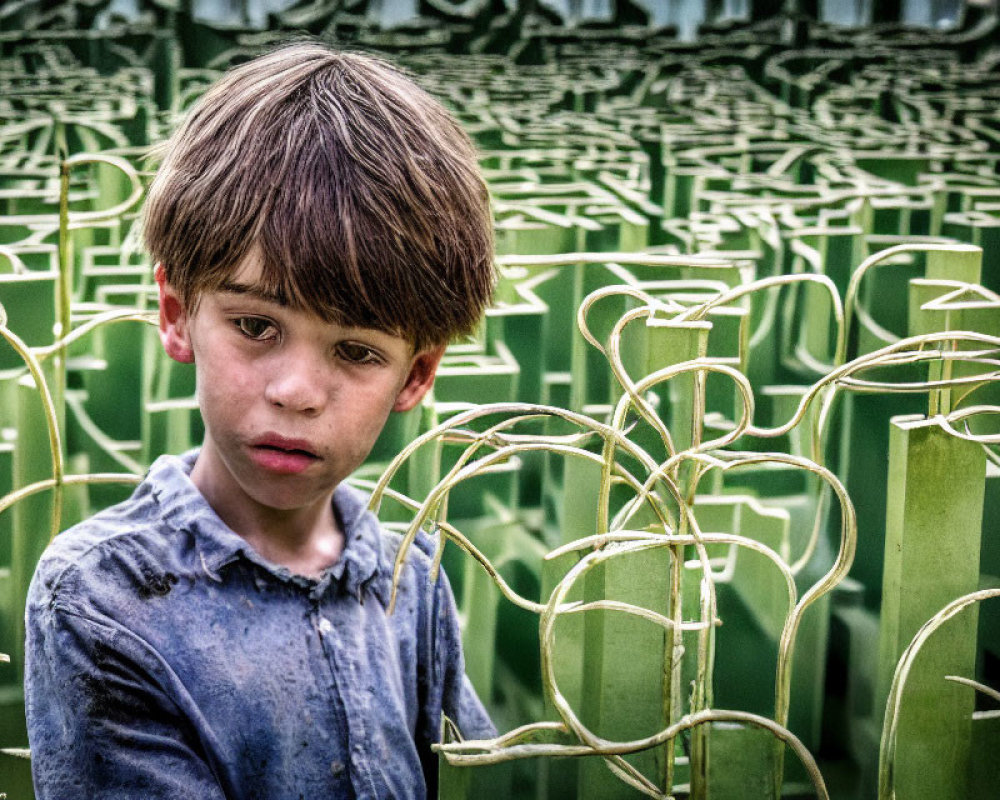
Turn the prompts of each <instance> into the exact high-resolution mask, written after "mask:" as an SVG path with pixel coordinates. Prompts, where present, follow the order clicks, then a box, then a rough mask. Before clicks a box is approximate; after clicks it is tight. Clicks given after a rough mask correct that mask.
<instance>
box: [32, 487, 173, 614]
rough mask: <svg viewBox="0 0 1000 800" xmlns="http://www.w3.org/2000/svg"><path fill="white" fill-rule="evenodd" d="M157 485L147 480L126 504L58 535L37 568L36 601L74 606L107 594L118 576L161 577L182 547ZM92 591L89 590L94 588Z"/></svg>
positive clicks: (33, 589) (33, 598)
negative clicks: (89, 597)
mask: <svg viewBox="0 0 1000 800" xmlns="http://www.w3.org/2000/svg"><path fill="white" fill-rule="evenodd" d="M156 488H157V483H156V481H155V480H151V479H150V476H149V475H147V477H146V478H145V479H144V480H143V481H142V482H141V483H140V484H139V485H138V487H137V488H136V489H135V491H134V492H133V493H132V495H131V496H130V497H128V498H127V499H126V500H123V501H122V502H120V503H117V504H116V505H113V506H110V507H108V508H105V509H103V510H101V511H99V512H97V513H96V514H94V515H93V516H91V517H88V518H87V519H85V520H83V521H82V522H79V523H77V524H76V525H73V526H72V527H70V528H68V529H66V530H65V531H63V532H62V533H60V534H59V535H57V536H56V537H55V538H54V539H53V540H52V542H51V543H50V544H49V545H48V547H47V548H46V549H45V552H44V553H43V554H42V557H41V559H40V560H39V562H38V565H37V567H36V568H35V575H34V578H33V580H32V586H31V591H30V594H29V598H28V600H29V605H30V604H31V603H33V602H35V603H37V602H39V601H45V602H48V603H51V602H55V601H60V602H66V603H70V604H72V603H73V602H74V600H82V599H83V598H84V597H85V596H87V595H90V594H93V593H96V594H101V593H102V589H108V588H110V586H111V585H112V584H113V583H114V582H115V581H114V579H113V576H114V574H115V573H116V572H118V571H121V570H123V569H124V570H125V571H130V570H132V571H135V572H136V574H137V575H139V576H143V575H145V576H147V577H149V576H152V579H153V583H154V584H155V577H156V576H157V575H159V574H160V572H161V571H160V570H159V569H158V568H156V567H155V565H157V564H162V563H163V562H164V561H168V560H169V558H168V556H167V554H168V552H169V551H170V550H172V549H176V543H175V542H174V541H173V535H175V534H178V533H179V530H178V529H177V528H175V527H174V526H173V525H172V524H171V519H170V516H169V515H168V514H165V513H164V508H163V506H162V504H161V503H160V502H159V501H158V499H157V497H156ZM88 589H89V591H86V590H88Z"/></svg>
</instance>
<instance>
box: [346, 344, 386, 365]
mask: <svg viewBox="0 0 1000 800" xmlns="http://www.w3.org/2000/svg"><path fill="white" fill-rule="evenodd" d="M337 355H338V356H340V357H341V358H342V359H344V361H350V362H351V363H352V364H378V363H380V362H381V360H382V359H381V357H380V356H379V354H378V353H377V352H375V351H374V350H372V349H371V348H370V347H368V345H364V344H358V343H357V342H341V343H340V344H338V345H337Z"/></svg>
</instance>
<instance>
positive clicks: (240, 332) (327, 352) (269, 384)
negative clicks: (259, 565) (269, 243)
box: [157, 258, 444, 511]
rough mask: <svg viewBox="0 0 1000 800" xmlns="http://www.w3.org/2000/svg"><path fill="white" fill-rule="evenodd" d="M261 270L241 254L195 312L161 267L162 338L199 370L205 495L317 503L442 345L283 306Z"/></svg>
mask: <svg viewBox="0 0 1000 800" xmlns="http://www.w3.org/2000/svg"><path fill="white" fill-rule="evenodd" d="M258 272H259V267H258V266H257V264H256V262H255V261H254V260H253V259H252V258H248V259H247V260H246V261H244V262H243V264H242V265H241V266H240V268H239V269H238V270H237V271H236V273H235V274H234V276H233V277H232V279H231V280H230V281H229V282H228V283H227V284H226V285H225V286H224V287H223V288H222V289H220V290H217V291H209V292H205V293H204V294H203V295H201V296H200V298H199V301H198V304H197V308H196V310H195V311H194V312H191V313H188V312H186V311H185V310H184V308H183V305H182V304H181V302H180V298H179V297H178V296H177V295H176V293H175V292H174V291H173V289H172V287H171V286H170V285H169V284H168V283H166V282H165V280H164V278H163V271H162V269H158V272H157V280H158V281H159V283H160V332H161V339H162V340H163V344H164V347H165V349H166V351H167V353H168V354H169V355H170V356H171V357H173V358H175V359H176V360H178V361H186V362H190V361H193V362H194V364H195V368H196V373H197V387H198V405H199V407H200V408H201V414H202V417H203V418H204V421H205V441H204V444H203V446H202V451H201V454H200V456H199V458H198V463H197V464H196V466H195V472H194V473H192V479H193V480H194V481H195V484H196V485H197V486H198V488H199V489H201V490H202V492H203V493H204V494H205V495H206V497H207V498H208V499H209V502H210V503H211V504H212V505H213V506H216V505H217V503H220V502H221V503H223V504H224V505H227V506H231V507H235V506H237V505H238V504H243V503H247V502H249V503H251V504H252V505H255V506H257V507H260V510H267V509H270V510H278V511H296V510H307V509H314V510H319V509H320V508H322V504H324V503H329V500H330V496H331V494H332V492H333V489H334V488H335V487H336V486H337V484H339V483H340V482H341V481H342V480H344V478H346V477H347V476H348V475H350V473H351V472H353V471H354V470H355V469H357V467H358V466H360V465H361V463H362V462H363V461H364V459H365V458H366V457H367V456H368V453H369V451H370V450H371V448H372V446H373V445H374V443H375V440H376V438H377V437H378V435H379V433H380V432H381V430H382V427H383V426H384V424H385V421H386V419H387V417H388V415H389V412H390V411H406V410H408V409H410V408H413V407H414V406H415V405H416V404H417V403H418V402H419V401H420V399H421V398H422V397H423V396H424V394H425V393H426V392H427V390H428V389H429V388H430V386H431V384H432V383H433V380H434V373H435V370H436V369H437V365H438V363H439V361H440V359H441V355H442V354H443V352H444V347H443V346H442V347H438V348H434V349H432V350H426V351H422V352H419V353H416V354H414V352H413V348H412V346H411V345H410V343H409V342H408V341H406V340H405V339H402V338H400V337H398V336H394V335H392V334H389V333H385V332H383V331H377V330H370V329H364V328H343V327H340V326H337V325H333V324H330V323H327V322H324V321H323V320H322V319H320V318H319V317H317V316H315V315H313V314H311V313H309V312H306V311H301V310H296V309H292V308H289V307H288V306H285V305H282V304H281V303H279V302H277V301H276V300H275V299H273V298H268V297H265V296H262V295H261V293H260V291H259V290H258V289H257V288H256V287H257V275H258ZM216 510H217V511H220V509H219V508H218V507H216Z"/></svg>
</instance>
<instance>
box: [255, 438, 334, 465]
mask: <svg viewBox="0 0 1000 800" xmlns="http://www.w3.org/2000/svg"><path fill="white" fill-rule="evenodd" d="M309 447H310V444H309V442H307V441H305V440H304V439H288V438H286V437H284V436H278V435H277V434H266V435H264V436H262V437H260V438H258V439H255V440H254V441H252V442H251V443H250V458H251V459H252V460H253V462H254V463H255V464H257V466H259V467H261V468H263V469H265V470H267V471H269V472H277V473H282V474H286V475H294V474H296V473H299V472H302V471H304V470H306V469H308V468H309V467H310V466H311V465H313V464H315V463H316V462H317V461H319V460H320V457H319V456H318V455H316V454H315V453H314V452H313V451H312V450H310V449H309Z"/></svg>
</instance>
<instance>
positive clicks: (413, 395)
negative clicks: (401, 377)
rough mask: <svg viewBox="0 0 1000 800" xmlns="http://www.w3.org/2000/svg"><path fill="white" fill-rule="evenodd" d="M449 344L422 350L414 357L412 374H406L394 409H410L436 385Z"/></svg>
mask: <svg viewBox="0 0 1000 800" xmlns="http://www.w3.org/2000/svg"><path fill="white" fill-rule="evenodd" d="M446 347H447V345H440V346H439V347H433V348H431V349H430V350H422V351H421V352H419V353H417V354H416V355H415V356H414V357H413V363H412V364H410V374H409V375H407V376H406V383H404V384H403V388H402V389H400V390H399V394H398V395H396V403H395V404H394V405H393V407H392V410H393V411H409V410H410V409H411V408H413V407H414V406H416V405H417V403H419V402H420V401H421V400H422V399H423V397H424V395H425V394H427V391H428V389H430V388H431V386H433V385H434V376H435V375H436V374H437V368H438V364H440V363H441V357H442V356H443V355H444V351H445V348H446Z"/></svg>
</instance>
